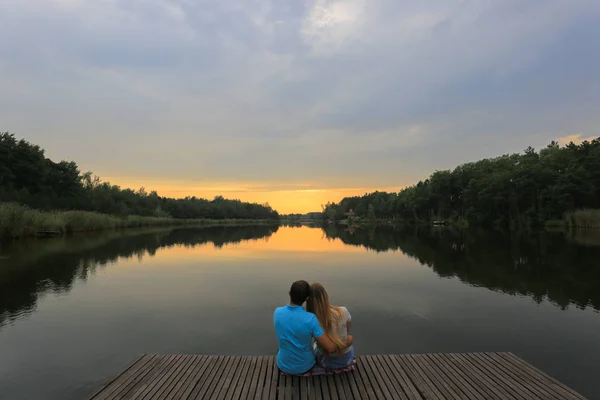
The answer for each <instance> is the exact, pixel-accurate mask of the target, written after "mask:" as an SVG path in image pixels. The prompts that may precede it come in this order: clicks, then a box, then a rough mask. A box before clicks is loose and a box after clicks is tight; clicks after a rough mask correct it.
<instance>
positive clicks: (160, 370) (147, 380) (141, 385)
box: [116, 355, 180, 400]
mask: <svg viewBox="0 0 600 400" xmlns="http://www.w3.org/2000/svg"><path fill="white" fill-rule="evenodd" d="M159 357H160V359H161V363H160V364H159V365H157V367H156V368H154V369H153V370H152V371H150V372H149V373H148V374H146V375H145V376H144V377H143V378H142V379H138V380H137V381H136V382H135V384H134V385H133V386H132V387H130V388H129V390H128V391H127V392H125V393H120V394H119V395H118V397H116V399H119V400H121V399H128V400H129V399H131V398H135V397H137V396H138V395H139V394H140V393H142V392H144V391H145V390H146V389H147V388H148V387H149V386H153V385H155V383H156V381H157V380H158V379H160V377H161V376H162V375H163V374H164V373H165V372H166V371H169V368H170V367H171V365H173V364H175V363H176V362H177V361H178V360H179V358H180V355H168V356H159Z"/></svg>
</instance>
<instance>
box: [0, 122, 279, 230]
mask: <svg viewBox="0 0 600 400" xmlns="http://www.w3.org/2000/svg"><path fill="white" fill-rule="evenodd" d="M278 218H279V214H278V213H277V211H275V210H273V209H272V208H271V207H270V206H269V205H268V204H256V203H248V202H242V201H240V200H228V199H225V198H223V197H222V196H217V197H215V198H214V199H212V200H207V199H202V198H197V197H193V196H192V197H185V198H181V199H175V198H169V197H162V196H159V195H158V193H157V192H155V191H146V189H144V188H140V189H138V190H133V189H124V188H121V187H119V186H117V185H113V184H111V183H109V182H103V181H101V180H100V178H99V177H97V176H94V175H93V174H92V173H91V172H85V173H82V172H81V171H80V169H79V167H78V165H77V164H76V163H75V162H73V161H60V162H55V161H53V160H51V159H49V158H46V156H45V153H44V150H43V149H42V148H40V147H39V146H37V145H34V144H32V143H29V142H28V141H26V140H24V139H17V138H16V137H15V135H14V134H11V133H9V132H3V133H0V238H2V237H21V236H29V235H32V234H35V233H36V232H39V231H40V230H42V231H53V232H57V233H65V232H74V231H88V230H102V229H115V228H127V227H139V226H156V225H170V224H181V223H201V222H206V221H207V220H215V221H217V222H219V221H220V222H221V223H223V222H227V221H233V220H235V221H238V220H278ZM235 221H233V222H235Z"/></svg>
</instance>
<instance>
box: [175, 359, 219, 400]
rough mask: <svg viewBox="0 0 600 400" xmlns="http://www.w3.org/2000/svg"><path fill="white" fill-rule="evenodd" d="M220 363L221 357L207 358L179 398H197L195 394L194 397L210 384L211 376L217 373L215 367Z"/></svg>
mask: <svg viewBox="0 0 600 400" xmlns="http://www.w3.org/2000/svg"><path fill="white" fill-rule="evenodd" d="M219 361H220V359H219V357H216V356H207V357H206V360H205V361H204V363H203V364H202V367H201V368H200V369H199V370H198V371H197V372H196V373H195V374H194V375H193V376H192V378H191V379H190V382H189V383H188V384H187V386H186V387H185V390H184V391H183V393H182V394H181V395H180V397H179V398H181V399H187V398H190V399H193V398H194V397H195V394H194V395H192V394H193V393H194V392H198V391H200V390H201V389H202V387H203V386H204V385H206V384H208V383H210V379H209V377H210V374H211V372H213V371H215V369H216V368H215V365H217V364H218V362H219Z"/></svg>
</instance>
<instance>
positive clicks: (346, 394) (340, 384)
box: [333, 372, 352, 399]
mask: <svg viewBox="0 0 600 400" xmlns="http://www.w3.org/2000/svg"><path fill="white" fill-rule="evenodd" d="M342 375H345V372H344V373H341V374H335V375H334V376H333V382H334V383H335V387H336V389H337V392H338V397H339V398H340V399H350V398H352V392H351V391H350V385H349V384H348V381H347V380H346V384H344V381H343V380H342Z"/></svg>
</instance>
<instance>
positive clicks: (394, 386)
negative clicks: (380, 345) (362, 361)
mask: <svg viewBox="0 0 600 400" xmlns="http://www.w3.org/2000/svg"><path fill="white" fill-rule="evenodd" d="M371 361H372V362H373V364H375V368H376V369H377V371H379V374H381V376H382V378H383V380H384V382H385V384H386V385H387V387H388V390H389V391H390V393H391V394H392V396H394V398H395V399H402V400H408V396H407V395H406V393H404V390H403V389H402V386H400V382H399V381H398V380H396V377H395V376H394V374H393V373H392V371H391V370H390V368H389V367H388V366H387V364H386V363H385V362H383V360H382V359H381V358H380V357H377V356H372V357H371Z"/></svg>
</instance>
